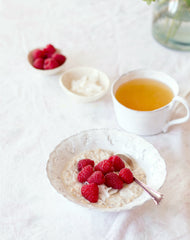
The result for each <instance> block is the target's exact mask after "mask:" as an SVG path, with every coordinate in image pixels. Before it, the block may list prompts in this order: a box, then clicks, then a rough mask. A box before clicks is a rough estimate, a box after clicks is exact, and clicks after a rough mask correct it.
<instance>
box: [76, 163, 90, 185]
mask: <svg viewBox="0 0 190 240" xmlns="http://www.w3.org/2000/svg"><path fill="white" fill-rule="evenodd" d="M93 171H94V170H93V167H92V166H91V165H88V166H86V167H84V168H83V169H82V170H81V171H80V172H79V174H78V176H77V179H78V181H79V182H81V183H83V182H85V181H86V180H87V179H88V178H89V177H90V176H91V174H92V173H93Z"/></svg>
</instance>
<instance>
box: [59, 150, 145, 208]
mask: <svg viewBox="0 0 190 240" xmlns="http://www.w3.org/2000/svg"><path fill="white" fill-rule="evenodd" d="M113 155H114V153H113V152H111V151H108V150H105V149H95V150H89V151H85V152H81V153H79V154H77V155H76V156H74V157H73V159H71V161H68V164H67V165H66V167H65V168H64V169H63V172H62V181H63V184H64V187H65V188H66V189H67V190H68V192H70V196H71V197H72V198H73V199H75V200H77V201H78V202H80V203H83V204H88V205H93V206H94V207H99V208H113V207H122V206H124V205H126V204H128V203H130V202H132V201H133V200H134V199H135V198H138V197H139V196H140V195H141V194H142V192H143V189H142V188H141V187H140V186H138V185H137V184H136V183H135V182H134V181H133V182H132V183H130V184H127V183H126V182H123V186H122V188H121V187H120V189H114V188H113V187H110V186H109V184H107V185H108V186H106V185H105V184H101V185H98V183H96V181H97V179H96V180H94V179H93V181H92V182H93V184H94V185H97V187H98V191H99V194H98V199H97V198H96V197H97V194H95V197H94V198H95V200H96V201H95V200H94V198H92V199H93V200H92V201H90V200H91V198H89V196H88V194H87V193H86V194H81V189H83V190H84V189H88V187H84V182H83V183H81V182H79V181H78V175H79V173H80V172H79V170H78V164H79V162H80V161H81V159H88V160H89V159H91V160H93V161H94V164H95V170H96V171H100V170H101V169H99V168H98V169H96V166H97V165H98V164H99V163H100V162H101V161H103V160H108V159H109V158H110V157H111V156H113ZM111 159H116V160H114V162H115V169H114V171H119V169H120V168H121V167H122V169H126V168H129V169H130V166H129V165H128V164H127V163H125V162H124V163H121V162H120V161H119V160H118V159H117V158H113V157H112V158H111ZM80 163H81V162H80ZM123 164H124V165H123ZM133 165H134V169H133V172H132V174H133V175H134V177H136V178H138V179H139V180H141V181H143V182H144V183H146V175H145V172H144V171H143V170H142V169H141V168H140V167H139V166H138V164H137V163H136V162H133ZM88 166H90V167H92V165H88ZM98 166H99V165H98ZM100 166H101V167H102V165H101V164H100ZM107 166H108V164H107V162H106V167H107ZM103 170H105V169H103ZM83 171H84V170H83ZM96 171H95V172H96ZM120 171H121V170H120ZM95 172H94V173H95ZM112 172H113V170H112V169H110V173H111V175H114V174H113V173H114V172H113V173H112ZM125 172H126V170H123V171H122V172H121V173H122V174H121V173H120V174H119V175H117V176H116V177H117V178H119V177H120V175H122V177H126V176H125V175H124V173H125ZM102 173H104V171H103V172H102ZM85 174H86V173H85ZM96 174H97V173H96ZM116 174H118V172H117V173H115V175H116ZM125 174H126V173H125ZM80 175H82V177H84V176H83V173H82V174H80ZM91 175H92V170H91ZM115 175H114V176H115ZM86 176H87V175H86ZM86 176H85V177H86ZM105 176H106V175H105ZM85 177H84V179H86V178H85ZM96 177H97V176H96ZM87 178H88V179H89V177H87ZM91 178H93V176H92V177H91ZM117 180H118V179H117ZM122 180H123V179H122ZM122 180H120V181H122ZM109 181H112V179H111V180H109ZM114 181H115V179H114ZM90 182H91V181H90ZM107 182H108V179H107ZM86 183H87V184H92V183H88V182H87V181H86ZM102 183H104V181H103V180H102ZM117 184H118V182H117ZM94 185H93V191H95V190H94V188H95V187H94ZM120 185H121V183H120ZM118 188H119V187H118ZM89 189H90V190H91V188H90V187H89ZM89 189H88V191H89ZM95 189H96V188H95ZM86 191H87V190H86ZM96 191H97V190H96ZM82 192H83V193H84V191H82ZM86 195H87V196H88V198H87V197H86ZM93 196H94V195H93ZM85 197H86V198H85Z"/></svg>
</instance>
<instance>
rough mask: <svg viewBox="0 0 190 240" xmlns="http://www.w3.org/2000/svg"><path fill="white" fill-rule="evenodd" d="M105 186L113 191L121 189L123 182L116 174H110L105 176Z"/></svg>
mask: <svg viewBox="0 0 190 240" xmlns="http://www.w3.org/2000/svg"><path fill="white" fill-rule="evenodd" d="M105 185H106V186H107V187H112V188H114V189H121V188H122V187H123V181H122V180H121V179H120V178H119V176H118V175H117V174H116V173H113V172H110V173H107V174H106V175H105Z"/></svg>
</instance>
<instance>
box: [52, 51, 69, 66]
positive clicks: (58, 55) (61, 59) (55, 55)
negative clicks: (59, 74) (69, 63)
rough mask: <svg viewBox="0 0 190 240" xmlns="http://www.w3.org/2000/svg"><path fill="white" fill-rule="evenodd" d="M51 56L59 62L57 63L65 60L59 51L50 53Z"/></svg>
mask: <svg viewBox="0 0 190 240" xmlns="http://www.w3.org/2000/svg"><path fill="white" fill-rule="evenodd" d="M52 58H53V59H55V60H56V61H57V62H58V63H59V65H61V64H63V63H64V62H65V61H66V57H65V56H64V55H62V54H59V53H54V54H53V55H52Z"/></svg>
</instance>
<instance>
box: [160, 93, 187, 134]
mask: <svg viewBox="0 0 190 240" xmlns="http://www.w3.org/2000/svg"><path fill="white" fill-rule="evenodd" d="M173 101H174V102H179V103H181V104H182V105H183V106H184V107H185V109H186V112H187V113H186V116H184V117H182V118H177V119H174V120H171V121H169V122H168V123H167V124H166V126H165V127H164V128H163V132H166V131H167V130H168V128H169V127H170V126H172V125H175V124H180V123H184V122H187V121H188V120H189V117H190V114H189V106H188V104H187V101H186V100H185V99H184V98H182V97H179V96H176V97H174V98H173Z"/></svg>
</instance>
